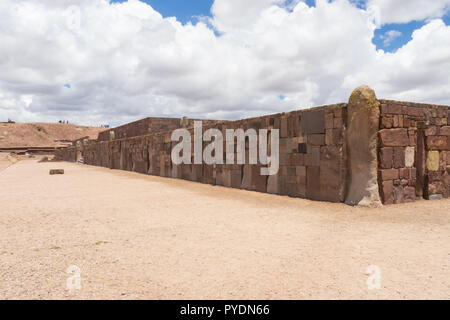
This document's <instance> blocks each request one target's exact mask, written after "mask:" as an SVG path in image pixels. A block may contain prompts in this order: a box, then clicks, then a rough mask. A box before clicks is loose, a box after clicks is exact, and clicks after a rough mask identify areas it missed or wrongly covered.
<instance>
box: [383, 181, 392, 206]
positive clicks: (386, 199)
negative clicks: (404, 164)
mask: <svg viewBox="0 0 450 320" xmlns="http://www.w3.org/2000/svg"><path fill="white" fill-rule="evenodd" d="M381 196H382V198H383V203H384V204H393V203H394V183H393V181H392V180H389V181H383V183H382V189H381Z"/></svg>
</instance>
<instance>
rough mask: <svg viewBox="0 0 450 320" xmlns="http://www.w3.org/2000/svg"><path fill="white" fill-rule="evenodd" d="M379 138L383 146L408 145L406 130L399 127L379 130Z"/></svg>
mask: <svg viewBox="0 0 450 320" xmlns="http://www.w3.org/2000/svg"><path fill="white" fill-rule="evenodd" d="M380 140H381V145H382V146H383V147H406V146H408V145H409V137H408V131H407V130H406V129H401V128H399V129H383V130H380Z"/></svg>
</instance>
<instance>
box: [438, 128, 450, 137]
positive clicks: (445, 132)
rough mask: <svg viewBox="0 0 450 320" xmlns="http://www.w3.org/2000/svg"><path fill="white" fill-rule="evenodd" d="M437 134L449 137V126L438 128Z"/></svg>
mask: <svg viewBox="0 0 450 320" xmlns="http://www.w3.org/2000/svg"><path fill="white" fill-rule="evenodd" d="M439 134H440V135H442V136H450V126H445V127H442V128H440V130H439Z"/></svg>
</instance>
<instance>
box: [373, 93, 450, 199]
mask: <svg viewBox="0 0 450 320" xmlns="http://www.w3.org/2000/svg"><path fill="white" fill-rule="evenodd" d="M380 102H381V121H380V132H379V186H380V194H381V196H382V198H383V202H384V203H385V204H392V203H403V202H411V201H415V200H417V199H419V198H422V197H426V198H430V197H431V198H433V197H449V196H450V190H449V188H450V180H449V175H450V159H449V155H450V126H448V124H449V123H450V107H447V106H436V105H427V104H418V103H410V102H400V101H389V100H380Z"/></svg>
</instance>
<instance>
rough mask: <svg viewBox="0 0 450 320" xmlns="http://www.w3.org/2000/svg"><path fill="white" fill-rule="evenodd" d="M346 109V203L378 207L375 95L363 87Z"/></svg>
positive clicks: (376, 109) (376, 107)
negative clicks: (347, 167) (347, 168)
mask: <svg viewBox="0 0 450 320" xmlns="http://www.w3.org/2000/svg"><path fill="white" fill-rule="evenodd" d="M347 109H348V110H347V112H348V129H347V146H348V150H347V154H348V164H349V171H350V172H349V173H350V175H349V176H350V181H349V188H348V194H347V199H346V200H345V202H346V203H347V204H351V205H361V206H368V207H374V206H381V201H380V195H379V189H378V179H377V170H378V168H377V166H378V161H377V160H378V155H377V135H378V129H379V119H380V103H379V102H378V100H377V98H376V96H375V92H374V91H373V90H372V89H370V88H369V87H368V86H363V87H359V88H357V89H355V90H354V91H353V93H352V94H351V96H350V99H349V103H348V107H347Z"/></svg>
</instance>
